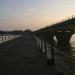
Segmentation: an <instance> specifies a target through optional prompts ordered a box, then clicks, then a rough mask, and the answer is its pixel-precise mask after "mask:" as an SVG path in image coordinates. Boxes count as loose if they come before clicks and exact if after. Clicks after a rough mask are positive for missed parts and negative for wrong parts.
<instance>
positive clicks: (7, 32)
mask: <svg viewBox="0 0 75 75" xmlns="http://www.w3.org/2000/svg"><path fill="white" fill-rule="evenodd" d="M27 32H31V30H25V31H22V30H14V31H0V34H14V35H16V34H24V33H27Z"/></svg>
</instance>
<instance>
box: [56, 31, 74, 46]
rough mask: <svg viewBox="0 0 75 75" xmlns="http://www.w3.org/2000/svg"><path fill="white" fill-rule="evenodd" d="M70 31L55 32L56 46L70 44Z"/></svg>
mask: <svg viewBox="0 0 75 75" xmlns="http://www.w3.org/2000/svg"><path fill="white" fill-rule="evenodd" d="M72 34H73V33H72V32H71V31H61V32H55V36H56V38H57V40H58V41H57V46H64V47H65V46H67V45H68V44H70V38H71V36H72Z"/></svg>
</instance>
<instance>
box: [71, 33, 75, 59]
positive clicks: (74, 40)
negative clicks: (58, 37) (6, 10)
mask: <svg viewBox="0 0 75 75" xmlns="http://www.w3.org/2000/svg"><path fill="white" fill-rule="evenodd" d="M70 43H71V46H72V56H73V57H74V58H75V34H73V35H72V37H71V39H70Z"/></svg>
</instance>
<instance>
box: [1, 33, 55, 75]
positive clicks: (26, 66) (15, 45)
mask: <svg viewBox="0 0 75 75" xmlns="http://www.w3.org/2000/svg"><path fill="white" fill-rule="evenodd" d="M0 75H56V70H55V69H54V67H53V66H48V65H47V61H46V58H45V57H44V56H43V54H42V53H40V50H39V48H38V46H37V43H36V42H35V41H34V39H33V38H32V35H31V34H30V33H27V34H25V35H24V36H23V37H20V38H17V39H14V40H12V41H9V42H6V43H4V44H3V46H1V48H0Z"/></svg>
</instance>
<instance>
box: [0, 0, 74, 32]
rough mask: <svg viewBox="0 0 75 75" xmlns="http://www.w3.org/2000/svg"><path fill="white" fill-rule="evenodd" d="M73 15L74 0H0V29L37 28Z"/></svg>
mask: <svg viewBox="0 0 75 75" xmlns="http://www.w3.org/2000/svg"><path fill="white" fill-rule="evenodd" d="M72 15H75V0H0V30H4V31H6V30H7V31H10V30H26V29H31V30H33V31H34V30H37V29H40V28H42V27H46V26H50V25H52V24H54V23H56V22H57V21H59V20H62V19H65V18H68V17H70V16H72Z"/></svg>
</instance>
